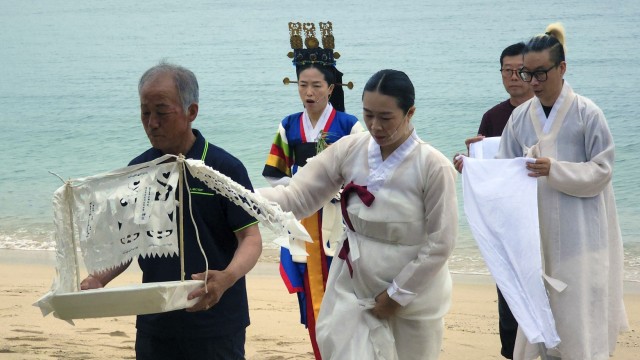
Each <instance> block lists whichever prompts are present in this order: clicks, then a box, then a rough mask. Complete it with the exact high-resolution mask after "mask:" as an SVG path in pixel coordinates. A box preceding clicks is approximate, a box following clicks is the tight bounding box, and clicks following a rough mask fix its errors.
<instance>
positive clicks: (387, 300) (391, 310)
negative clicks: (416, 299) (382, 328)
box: [371, 290, 400, 319]
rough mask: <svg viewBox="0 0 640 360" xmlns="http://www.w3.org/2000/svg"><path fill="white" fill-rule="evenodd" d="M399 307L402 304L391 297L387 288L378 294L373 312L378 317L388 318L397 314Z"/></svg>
mask: <svg viewBox="0 0 640 360" xmlns="http://www.w3.org/2000/svg"><path fill="white" fill-rule="evenodd" d="M399 308H400V304H398V303H397V302H395V300H393V299H392V298H391V297H389V294H387V290H384V291H383V292H381V293H380V294H378V296H376V305H375V306H374V307H373V309H371V313H373V316H375V317H377V318H378V319H388V318H390V317H392V316H393V315H395V313H396V311H398V309H399Z"/></svg>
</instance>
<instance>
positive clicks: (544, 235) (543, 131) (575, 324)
mask: <svg viewBox="0 0 640 360" xmlns="http://www.w3.org/2000/svg"><path fill="white" fill-rule="evenodd" d="M520 156H529V157H536V158H538V157H547V158H550V159H551V169H550V171H549V176H547V177H540V178H538V213H539V220H540V237H541V245H542V256H543V266H544V270H545V273H546V274H547V275H548V276H550V277H552V278H555V279H558V280H560V281H563V282H564V283H566V284H567V288H566V289H565V290H564V291H562V292H558V291H555V290H554V289H553V288H552V287H550V286H547V290H548V292H549V300H550V303H551V310H552V312H553V316H554V318H555V320H556V327H557V329H558V334H559V335H560V340H561V342H560V345H558V347H557V348H555V349H550V350H548V351H547V353H548V355H552V356H556V357H561V358H562V359H563V360H571V359H576V360H578V359H579V360H594V359H603V360H604V359H608V358H609V355H610V354H613V351H614V349H615V345H616V339H617V336H618V334H619V333H620V332H621V331H623V330H626V329H627V328H628V324H627V318H626V313H625V309H624V304H623V302H622V283H623V251H622V239H621V235H620V227H619V225H618V218H617V212H616V207H615V199H614V195H613V187H612V185H611V177H612V174H613V164H614V145H613V140H612V137H611V133H610V131H609V128H608V126H607V122H606V119H605V117H604V114H603V113H602V111H601V110H600V108H598V107H597V106H596V105H595V104H594V103H593V102H591V101H590V100H589V99H587V98H585V97H582V96H580V95H577V94H575V93H574V92H573V90H572V89H571V87H570V86H569V84H567V82H566V81H565V83H564V86H563V88H562V92H561V94H560V96H559V97H558V99H557V100H556V103H555V104H554V106H553V107H552V110H551V112H550V114H549V117H548V118H547V117H546V116H545V114H544V111H543V109H542V105H541V103H540V101H539V99H538V98H537V97H534V98H533V99H531V100H529V101H527V102H525V103H524V104H522V105H520V106H519V107H518V108H516V109H515V110H514V111H513V113H512V115H511V118H510V119H509V122H508V123H507V126H506V127H505V130H504V132H503V133H502V140H501V144H500V150H499V152H498V154H497V156H496V157H497V158H515V157H520ZM540 355H543V354H540V346H539V345H533V344H529V343H528V342H527V341H526V338H525V337H524V336H523V334H522V333H521V332H519V333H518V337H517V340H516V349H515V351H514V359H534V358H536V357H538V356H540Z"/></svg>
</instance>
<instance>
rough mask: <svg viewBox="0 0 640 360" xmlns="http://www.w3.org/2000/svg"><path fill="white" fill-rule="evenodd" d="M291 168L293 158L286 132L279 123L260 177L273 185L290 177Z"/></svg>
mask: <svg viewBox="0 0 640 360" xmlns="http://www.w3.org/2000/svg"><path fill="white" fill-rule="evenodd" d="M283 121H284V120H283ZM292 166H293V156H291V149H290V148H289V141H288V139H287V131H286V129H285V128H284V126H282V123H280V125H279V126H278V132H277V133H276V137H275V139H273V144H271V149H270V150H269V155H268V156H267V161H266V163H265V165H264V169H263V170H262V175H263V176H264V177H265V178H266V179H267V181H268V182H269V183H270V184H274V182H275V183H276V184H277V181H278V180H279V179H282V178H288V177H291V167H292Z"/></svg>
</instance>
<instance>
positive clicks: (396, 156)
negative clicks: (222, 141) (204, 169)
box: [260, 70, 458, 360]
mask: <svg viewBox="0 0 640 360" xmlns="http://www.w3.org/2000/svg"><path fill="white" fill-rule="evenodd" d="M414 99H415V93H414V88H413V84H412V83H411V81H410V80H409V78H408V77H407V75H406V74H405V73H403V72H400V71H396V70H382V71H380V72H378V73H376V74H375V75H373V77H372V78H371V79H370V80H369V81H368V82H367V84H366V86H365V89H364V93H363V108H364V121H365V124H366V126H367V129H368V130H369V132H368V133H366V132H365V133H361V134H355V135H352V136H347V137H344V138H342V139H340V140H339V141H337V142H336V143H334V144H333V145H331V146H330V147H329V148H327V149H326V150H324V151H323V152H322V153H320V154H318V155H317V156H316V157H314V158H313V159H311V160H310V161H309V162H308V164H307V165H306V166H305V167H304V168H301V169H300V170H299V171H298V173H297V174H296V175H295V176H294V177H293V178H292V179H291V182H290V183H289V185H288V186H287V187H283V186H277V187H275V188H269V189H260V194H261V195H263V196H264V197H266V198H268V199H270V200H272V201H276V202H278V203H279V204H280V206H281V207H282V208H283V209H284V210H285V211H292V212H293V213H294V214H295V215H296V217H298V218H302V217H305V216H308V215H309V214H312V213H314V212H315V211H316V210H317V209H318V208H320V207H321V206H322V205H323V204H324V203H326V202H327V201H329V200H330V199H331V198H332V197H333V196H334V194H335V193H336V192H337V191H338V190H339V189H340V188H341V187H342V186H343V185H344V190H343V192H342V197H341V204H342V212H343V216H344V220H345V222H346V224H347V228H348V229H347V239H346V240H344V242H342V243H341V244H339V246H338V249H339V250H338V258H337V259H335V260H334V262H333V264H332V266H331V269H330V272H329V280H328V282H327V289H326V293H325V296H324V299H323V302H322V307H321V310H320V315H319V319H318V323H317V339H318V345H319V348H320V352H321V354H322V358H323V359H325V360H327V359H401V360H407V359H416V360H417V359H420V360H424V359H437V358H438V356H439V353H440V347H441V344H442V336H443V326H444V325H443V317H444V315H445V314H446V312H447V311H448V309H449V305H450V298H451V277H450V274H449V270H448V267H447V259H448V258H449V255H450V254H451V252H452V250H453V247H454V240H455V238H456V234H457V226H458V213H457V203H456V193H455V177H456V172H455V169H454V168H453V166H452V165H451V163H450V162H449V161H448V160H447V158H446V157H445V156H444V155H442V154H441V153H440V152H439V151H438V150H436V149H435V148H433V147H432V146H430V145H428V144H427V143H425V142H424V141H422V140H421V139H420V138H419V137H418V136H417V134H416V132H415V130H414V129H413V126H412V125H411V122H410V120H411V118H412V117H413V115H414V113H415V110H416V108H415V106H414Z"/></svg>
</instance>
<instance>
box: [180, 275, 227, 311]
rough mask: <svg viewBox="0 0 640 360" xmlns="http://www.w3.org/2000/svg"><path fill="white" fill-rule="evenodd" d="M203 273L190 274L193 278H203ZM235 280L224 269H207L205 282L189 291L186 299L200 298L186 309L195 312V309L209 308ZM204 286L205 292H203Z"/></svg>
mask: <svg viewBox="0 0 640 360" xmlns="http://www.w3.org/2000/svg"><path fill="white" fill-rule="evenodd" d="M204 275H205V273H204V272H202V273H198V274H193V275H191V278H192V279H193V280H204ZM235 282H236V279H234V277H233V276H232V275H231V274H229V273H228V272H226V271H217V270H209V271H207V283H206V284H205V285H204V286H203V287H201V288H199V289H196V290H194V291H192V292H191V293H189V296H188V297H187V299H189V300H191V299H195V298H200V301H198V302H197V303H196V304H195V305H193V306H192V307H190V308H188V309H187V311H189V312H195V311H203V310H209V309H210V308H211V307H212V306H214V305H215V304H217V303H218V302H219V301H220V298H221V297H222V294H224V293H225V291H227V289H229V288H230V287H231V286H233V284H234V283H235ZM205 287H206V290H207V291H206V292H205Z"/></svg>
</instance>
